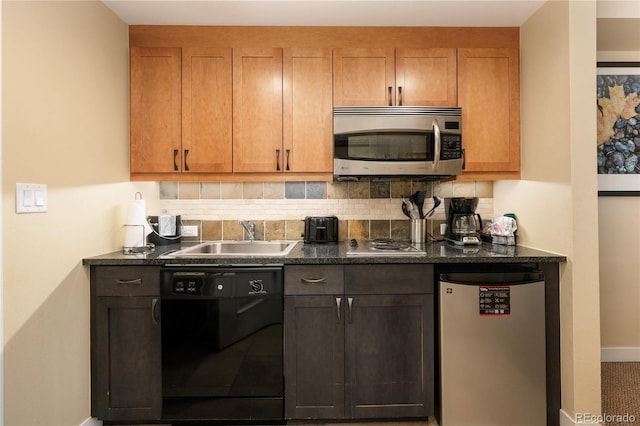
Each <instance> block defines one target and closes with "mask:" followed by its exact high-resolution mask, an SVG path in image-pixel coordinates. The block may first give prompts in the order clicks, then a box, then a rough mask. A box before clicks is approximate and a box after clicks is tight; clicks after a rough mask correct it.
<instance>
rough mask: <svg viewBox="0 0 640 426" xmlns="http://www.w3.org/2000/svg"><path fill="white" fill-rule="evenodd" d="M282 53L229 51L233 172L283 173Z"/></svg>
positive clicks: (246, 50) (257, 50)
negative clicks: (231, 81)
mask: <svg viewBox="0 0 640 426" xmlns="http://www.w3.org/2000/svg"><path fill="white" fill-rule="evenodd" d="M283 158H284V152H282V49H277V48H276V49H267V48H262V49H259V48H256V49H251V48H241V49H234V50H233V171H234V172H276V171H282V169H283Z"/></svg>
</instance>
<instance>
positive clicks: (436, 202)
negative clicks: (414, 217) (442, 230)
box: [424, 195, 441, 219]
mask: <svg viewBox="0 0 640 426" xmlns="http://www.w3.org/2000/svg"><path fill="white" fill-rule="evenodd" d="M440 203H441V201H440V198H438V197H436V196H435V195H434V196H433V207H431V209H430V210H429V211H428V212H427V213H426V214H425V215H424V218H425V219H428V218H430V217H431V216H432V215H433V213H434V212H435V211H436V208H438V206H439V205H440Z"/></svg>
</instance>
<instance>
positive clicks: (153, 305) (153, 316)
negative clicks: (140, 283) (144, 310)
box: [151, 298, 160, 325]
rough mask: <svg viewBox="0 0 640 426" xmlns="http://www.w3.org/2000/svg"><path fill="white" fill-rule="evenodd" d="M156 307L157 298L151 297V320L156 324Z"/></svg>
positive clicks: (157, 322)
mask: <svg viewBox="0 0 640 426" xmlns="http://www.w3.org/2000/svg"><path fill="white" fill-rule="evenodd" d="M157 307H158V299H156V298H153V299H151V322H152V323H153V324H155V325H158V324H159V323H160V322H159V321H158V316H157V314H156V308H157Z"/></svg>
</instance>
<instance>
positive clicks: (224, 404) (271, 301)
mask: <svg viewBox="0 0 640 426" xmlns="http://www.w3.org/2000/svg"><path fill="white" fill-rule="evenodd" d="M161 276H162V281H161V282H162V289H161V291H162V304H161V311H162V396H163V407H162V418H163V419H164V420H174V421H179V420H219V421H241V420H242V421H261V422H264V421H281V420H282V419H283V402H282V397H283V350H282V320H283V298H282V294H283V293H282V288H283V272H282V267H279V266H273V267H271V266H261V267H246V266H240V267H233V266H230V267H207V266H193V267H187V266H180V267H178V266H176V267H171V266H167V267H165V268H163V269H162V271H161Z"/></svg>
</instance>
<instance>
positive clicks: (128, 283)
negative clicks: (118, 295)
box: [118, 278, 142, 285]
mask: <svg viewBox="0 0 640 426" xmlns="http://www.w3.org/2000/svg"><path fill="white" fill-rule="evenodd" d="M118 284H124V285H131V284H135V285H140V284H142V278H135V279H133V280H118Z"/></svg>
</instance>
